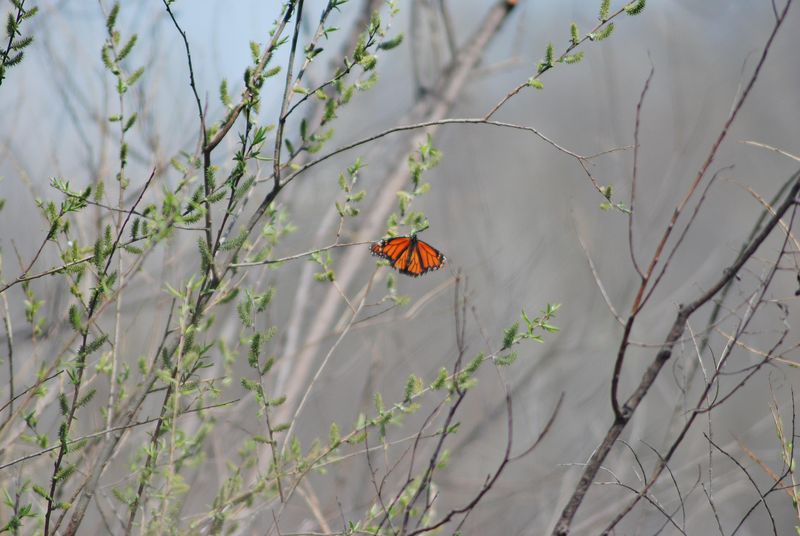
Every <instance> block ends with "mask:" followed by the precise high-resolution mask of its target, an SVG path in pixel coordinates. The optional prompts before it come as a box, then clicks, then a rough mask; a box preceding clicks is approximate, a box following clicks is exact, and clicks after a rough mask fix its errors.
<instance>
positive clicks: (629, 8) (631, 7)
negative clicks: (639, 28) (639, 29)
mask: <svg viewBox="0 0 800 536" xmlns="http://www.w3.org/2000/svg"><path fill="white" fill-rule="evenodd" d="M646 3H647V2H646V0H634V1H633V2H631V3H630V4H628V5H626V6H625V8H624V9H625V13H627V14H628V15H638V14H639V13H641V12H642V11H644V7H645V4H646Z"/></svg>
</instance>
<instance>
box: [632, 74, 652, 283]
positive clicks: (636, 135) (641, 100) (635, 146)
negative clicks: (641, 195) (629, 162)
mask: <svg viewBox="0 0 800 536" xmlns="http://www.w3.org/2000/svg"><path fill="white" fill-rule="evenodd" d="M655 72H656V70H655V67H653V65H652V64H651V65H650V74H649V75H647V80H646V81H645V83H644V87H643V88H642V94H641V96H640V97H639V102H638V103H636V123H635V126H634V128H633V172H632V173H631V197H630V204H629V206H628V209H629V210H630V214H629V215H628V251H629V253H630V256H631V262H632V263H633V267H634V268H635V269H636V273H637V274H639V277H640V278H642V279H644V273H642V269H641V268H639V263H638V262H637V261H636V252H635V251H634V249H633V216H634V203H635V202H636V179H637V176H638V173H639V147H640V144H639V122H640V119H641V116H642V105H643V104H644V97H645V95H647V90H648V89H650V81H651V80H652V79H653V74H655Z"/></svg>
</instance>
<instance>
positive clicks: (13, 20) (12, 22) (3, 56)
mask: <svg viewBox="0 0 800 536" xmlns="http://www.w3.org/2000/svg"><path fill="white" fill-rule="evenodd" d="M24 4H25V2H24V0H11V5H12V11H11V12H9V13H8V16H7V18H6V43H7V45H6V47H5V49H4V50H2V49H0V86H2V85H3V81H4V80H5V78H6V72H7V71H8V69H9V68H11V67H14V66H16V65H19V64H20V63H22V60H23V58H24V57H25V49H26V48H28V47H29V46H30V45H31V44H32V43H33V36H31V35H27V36H23V35H22V22H23V21H26V20H29V19H31V18H32V17H34V16H35V15H36V14H37V13H38V12H39V7H38V6H33V7H30V8H28V9H25V5H24Z"/></svg>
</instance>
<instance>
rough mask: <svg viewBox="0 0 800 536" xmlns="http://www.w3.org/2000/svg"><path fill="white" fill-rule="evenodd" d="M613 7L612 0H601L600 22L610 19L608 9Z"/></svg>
mask: <svg viewBox="0 0 800 536" xmlns="http://www.w3.org/2000/svg"><path fill="white" fill-rule="evenodd" d="M610 7H611V0H601V2H600V14H599V15H598V17H597V18H598V19H599V20H600V22H605V21H606V20H608V11H609V9H610Z"/></svg>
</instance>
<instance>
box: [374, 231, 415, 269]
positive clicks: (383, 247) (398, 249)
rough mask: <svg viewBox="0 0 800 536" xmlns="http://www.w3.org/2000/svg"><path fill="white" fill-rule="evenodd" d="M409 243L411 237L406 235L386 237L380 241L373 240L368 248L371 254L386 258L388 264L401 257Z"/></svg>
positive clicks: (394, 262)
mask: <svg viewBox="0 0 800 536" xmlns="http://www.w3.org/2000/svg"><path fill="white" fill-rule="evenodd" d="M409 245H411V238H409V237H407V236H396V237H394V238H387V239H386V240H381V241H380V242H375V243H374V244H372V246H370V248H369V250H370V251H371V252H372V254H373V255H376V256H378V257H383V258H384V259H388V261H389V264H391V265H392V266H395V264H396V263H397V262H398V261H399V260H401V259H402V258H403V254H404V253H407V251H408V247H409Z"/></svg>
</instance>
